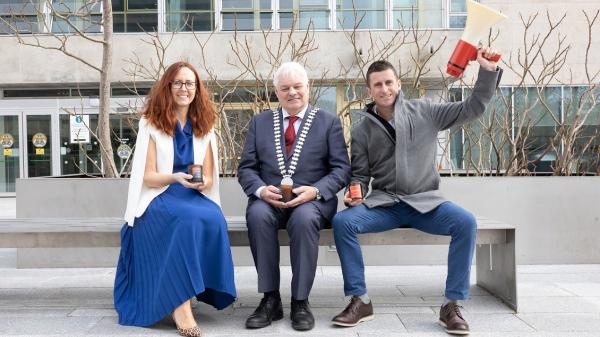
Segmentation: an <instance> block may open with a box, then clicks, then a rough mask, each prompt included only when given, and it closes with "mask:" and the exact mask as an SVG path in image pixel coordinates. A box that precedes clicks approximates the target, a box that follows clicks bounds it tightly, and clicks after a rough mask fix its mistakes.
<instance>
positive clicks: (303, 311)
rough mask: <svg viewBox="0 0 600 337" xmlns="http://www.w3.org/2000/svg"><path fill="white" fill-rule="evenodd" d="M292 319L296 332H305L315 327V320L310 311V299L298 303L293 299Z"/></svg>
mask: <svg viewBox="0 0 600 337" xmlns="http://www.w3.org/2000/svg"><path fill="white" fill-rule="evenodd" d="M290 318H291V319H292V328H294V330H299V331H305V330H310V329H312V328H314V327H315V318H314V317H313V314H312V312H311V311H310V306H309V305H308V299H306V300H303V301H297V300H295V299H293V298H292V312H291V314H290Z"/></svg>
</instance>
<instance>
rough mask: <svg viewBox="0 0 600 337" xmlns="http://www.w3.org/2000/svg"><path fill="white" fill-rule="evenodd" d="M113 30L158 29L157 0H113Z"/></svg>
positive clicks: (141, 30) (139, 30) (150, 30)
mask: <svg viewBox="0 0 600 337" xmlns="http://www.w3.org/2000/svg"><path fill="white" fill-rule="evenodd" d="M112 6H113V30H114V32H116V33H118V32H153V31H158V0H113V1H112Z"/></svg>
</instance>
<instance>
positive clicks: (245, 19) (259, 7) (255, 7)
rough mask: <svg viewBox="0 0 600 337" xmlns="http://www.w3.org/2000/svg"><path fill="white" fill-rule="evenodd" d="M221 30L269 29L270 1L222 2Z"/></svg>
mask: <svg viewBox="0 0 600 337" xmlns="http://www.w3.org/2000/svg"><path fill="white" fill-rule="evenodd" d="M222 1H223V3H222V4H223V9H222V10H221V17H222V25H223V27H222V30H224V31H232V30H240V31H252V30H261V29H271V27H272V24H271V19H272V16H273V11H272V10H271V1H270V0H222Z"/></svg>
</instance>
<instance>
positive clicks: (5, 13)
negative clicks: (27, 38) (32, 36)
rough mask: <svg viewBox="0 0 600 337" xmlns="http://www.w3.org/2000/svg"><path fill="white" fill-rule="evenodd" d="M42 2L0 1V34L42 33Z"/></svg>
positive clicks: (26, 0) (30, 0)
mask: <svg viewBox="0 0 600 337" xmlns="http://www.w3.org/2000/svg"><path fill="white" fill-rule="evenodd" d="M41 3H42V0H0V34H14V32H15V31H17V32H19V34H27V33H37V32H40V31H43V25H44V16H43V15H42V5H41Z"/></svg>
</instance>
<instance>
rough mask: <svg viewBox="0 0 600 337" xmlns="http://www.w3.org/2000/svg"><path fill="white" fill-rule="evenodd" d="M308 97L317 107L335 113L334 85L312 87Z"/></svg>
mask: <svg viewBox="0 0 600 337" xmlns="http://www.w3.org/2000/svg"><path fill="white" fill-rule="evenodd" d="M310 98H311V103H312V104H313V105H314V106H316V107H317V108H319V109H323V110H325V111H327V112H331V113H332V114H337V102H336V94H335V87H312V88H311V93H310Z"/></svg>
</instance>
